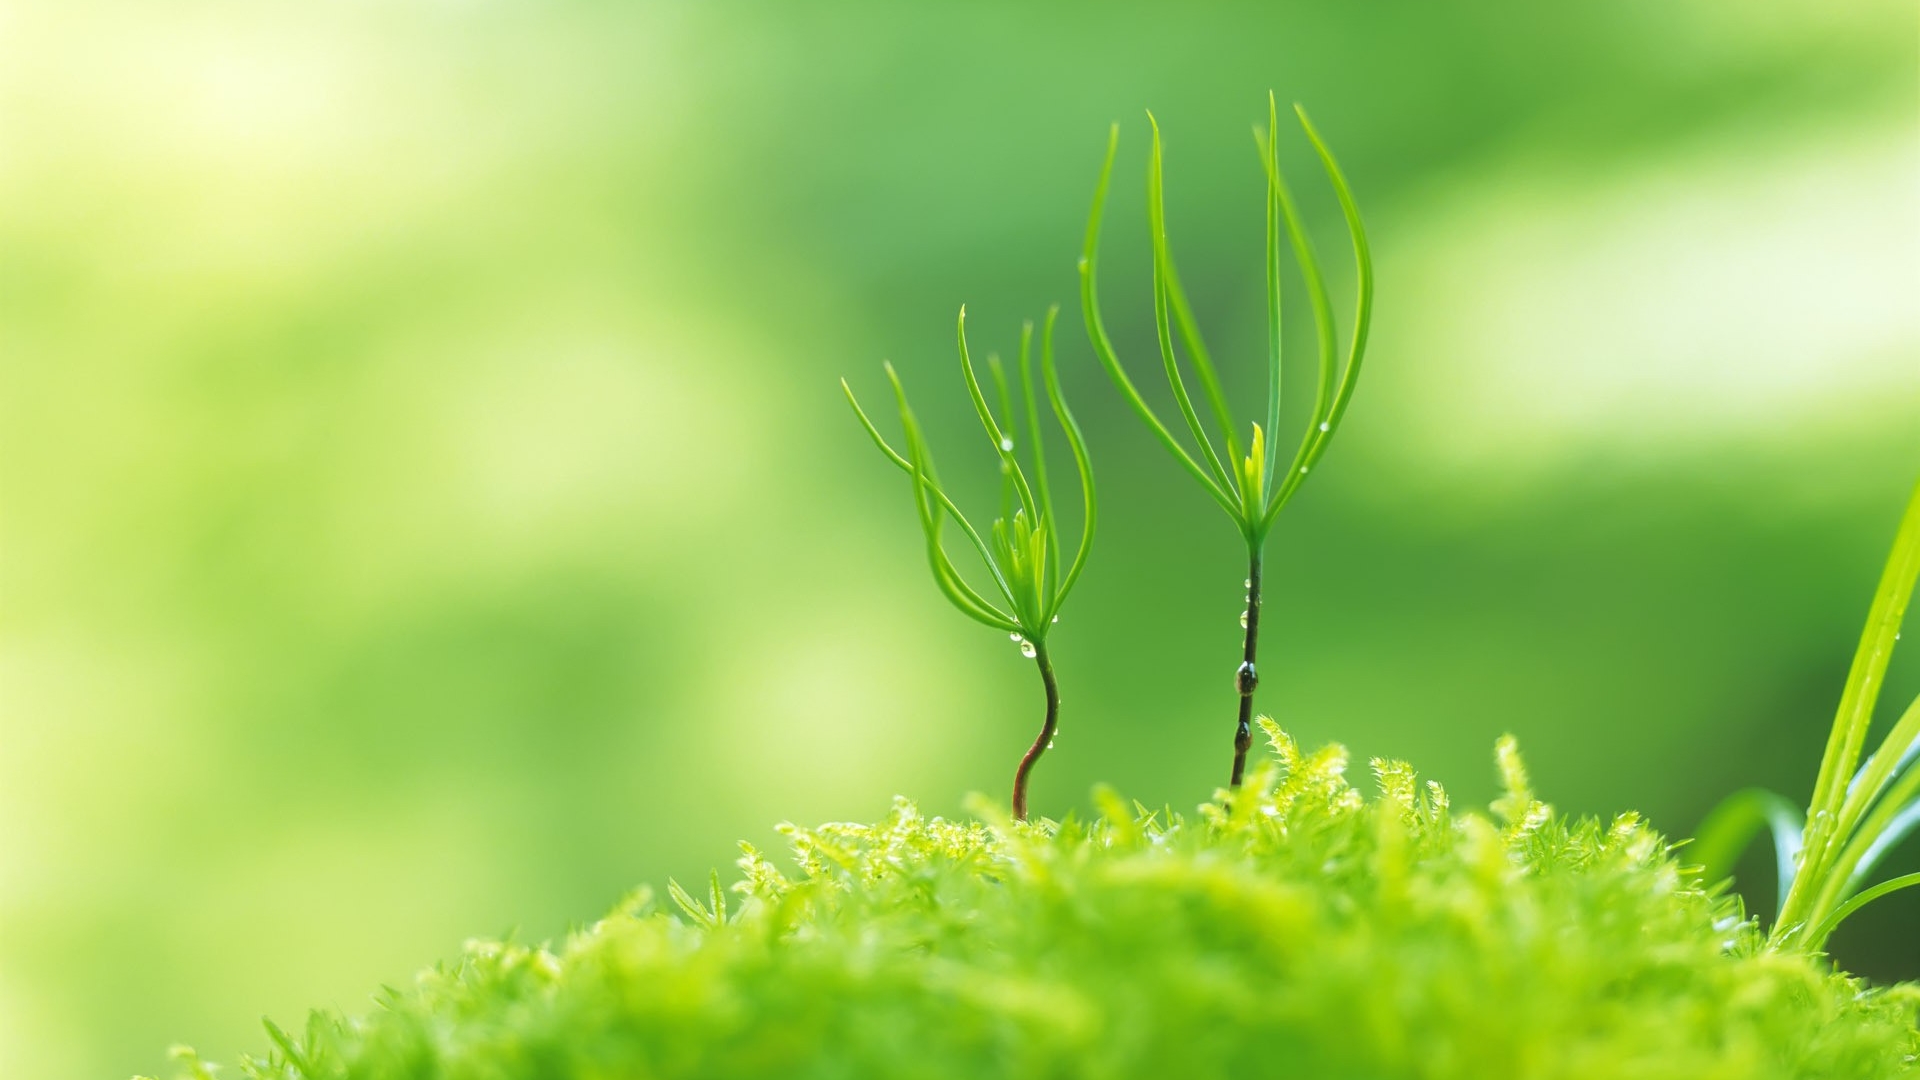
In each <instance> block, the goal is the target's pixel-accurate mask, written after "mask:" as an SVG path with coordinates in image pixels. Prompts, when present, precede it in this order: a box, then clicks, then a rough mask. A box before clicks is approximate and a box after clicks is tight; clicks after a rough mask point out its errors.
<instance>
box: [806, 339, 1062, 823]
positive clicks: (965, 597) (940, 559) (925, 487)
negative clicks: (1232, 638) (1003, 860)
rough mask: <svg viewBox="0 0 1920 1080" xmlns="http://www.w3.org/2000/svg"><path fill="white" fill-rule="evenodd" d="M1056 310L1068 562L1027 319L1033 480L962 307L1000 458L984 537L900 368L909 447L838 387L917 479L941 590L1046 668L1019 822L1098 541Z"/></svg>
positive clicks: (1024, 761)
mask: <svg viewBox="0 0 1920 1080" xmlns="http://www.w3.org/2000/svg"><path fill="white" fill-rule="evenodd" d="M1059 313H1060V309H1059V307H1058V306H1057V305H1056V306H1055V307H1053V308H1052V309H1050V310H1049V311H1048V312H1047V320H1046V325H1045V327H1044V328H1043V329H1042V331H1041V335H1040V375H1041V381H1042V382H1043V383H1044V384H1045V386H1046V394H1047V400H1048V402H1049V403H1050V404H1051V405H1052V406H1053V415H1054V418H1055V419H1056V420H1057V421H1058V422H1059V424H1060V428H1061V430H1062V431H1064V432H1065V433H1066V438H1067V446H1068V448H1069V449H1070V450H1072V452H1073V461H1074V464H1075V466H1076V467H1077V468H1078V469H1079V472H1080V491H1081V498H1082V501H1083V504H1084V508H1083V523H1082V526H1081V531H1080V546H1079V548H1078V550H1076V551H1075V552H1074V555H1073V562H1072V563H1071V564H1068V563H1066V562H1064V561H1063V559H1062V555H1061V546H1060V533H1061V530H1060V519H1059V516H1058V515H1057V514H1056V513H1055V512H1054V508H1053V493H1052V488H1051V485H1050V484H1049V483H1048V480H1047V457H1046V444H1045V439H1044V436H1043V435H1042V426H1041V423H1040V408H1039V404H1038V400H1037V398H1036V397H1035V395H1034V385H1033V383H1034V380H1033V365H1032V359H1031V358H1032V353H1033V324H1032V323H1031V322H1029V323H1027V324H1026V325H1025V326H1023V327H1021V330H1020V370H1019V383H1020V391H1021V398H1022V402H1023V404H1024V405H1025V409H1026V432H1025V434H1026V438H1027V441H1028V442H1029V443H1030V444H1031V454H1032V459H1031V460H1032V464H1033V479H1032V482H1029V481H1028V478H1027V472H1026V469H1025V468H1024V467H1023V466H1022V465H1021V464H1020V455H1019V443H1018V438H1017V437H1018V435H1019V434H1020V432H1018V431H1017V430H1016V427H1017V426H1018V424H1017V420H1016V415H1015V410H1014V402H1013V395H1012V392H1011V391H1010V389H1009V387H1008V383H1007V377H1006V372H1005V371H1004V370H1003V369H1002V367H1001V365H1000V362H999V359H998V358H997V357H994V358H990V360H989V362H988V368H989V371H990V374H991V375H992V378H993V381H994V385H995V389H996V391H997V395H998V397H999V399H1000V412H1001V415H1002V416H1004V417H1005V419H1006V423H1005V424H1004V425H1003V424H1001V422H1000V421H999V419H997V418H996V417H995V416H994V414H993V410H992V409H991V408H990V407H989V406H988V404H987V398H986V395H985V394H984V393H982V392H981V389H980V378H979V375H978V374H977V373H976V372H975V371H974V367H973V360H972V359H971V357H970V356H969V355H968V352H967V309H966V308H964V307H962V308H961V309H960V320H959V330H958V336H959V342H960V374H961V375H962V377H964V378H965V380H966V384H967V394H968V396H970V397H971V398H972V399H973V408H974V411H975V412H976V413H977V414H979V417H980V425H981V427H983V428H985V429H986V433H987V439H988V441H989V442H991V443H992V445H993V452H994V454H995V455H996V456H998V458H999V460H1000V477H1001V480H1000V516H999V517H998V518H997V519H995V520H994V522H993V526H992V528H991V529H989V530H988V533H987V535H986V536H982V535H981V534H980V532H979V531H978V530H976V529H975V528H974V527H973V526H972V525H971V524H970V523H969V522H968V521H967V517H966V515H965V514H963V513H961V512H960V507H959V506H957V505H956V504H955V503H954V501H953V499H952V498H950V497H949V496H948V495H947V492H946V489H945V488H943V487H942V486H941V484H940V479H939V476H938V474H937V473H936V472H935V471H934V466H933V456H932V454H931V453H930V452H929V451H928V449H927V443H926V437H925V435H924V434H923V433H922V431H921V428H920V424H919V421H918V420H916V419H915V417H914V414H913V409H912V408H911V407H909V406H908V404H907V392H906V389H905V388H904V387H903V386H901V384H900V376H899V374H898V373H897V372H895V371H894V370H893V365H892V364H887V365H886V372H887V380H888V381H889V382H891V383H892V384H893V394H894V398H895V400H896V401H897V402H898V404H899V406H900V426H901V428H902V429H903V431H904V432H905V435H906V447H907V452H906V453H905V454H901V453H900V452H899V451H897V450H895V449H894V448H893V447H891V446H889V445H887V440H886V439H885V438H884V437H882V436H881V434H880V430H879V429H878V428H876V427H875V426H874V424H873V421H872V420H871V419H869V418H868V416H867V413H866V410H864V409H862V408H861V407H860V402H859V400H858V399H856V398H855V397H854V394H853V388H852V387H850V386H848V385H847V381H846V380H845V379H842V380H840V388H841V389H842V390H844V391H845V392H846V395H847V401H848V403H849V404H851V405H852V406H853V412H854V415H855V416H858V417H859V418H860V426H862V427H864V428H866V430H867V434H868V435H869V436H871V437H872V439H873V443H874V445H875V446H878V447H879V448H880V452H881V453H883V454H885V455H886V457H887V460H889V461H891V462H893V464H894V465H896V466H897V467H899V468H900V469H901V470H903V471H905V472H906V473H907V474H908V475H909V476H911V477H912V478H913V504H914V509H915V511H916V512H917V513H918V514H919V517H920V528H921V531H922V532H923V533H924V534H925V536H926V543H927V561H928V563H929V564H930V565H931V567H932V569H933V580H934V583H935V584H936V585H938V586H939V587H940V592H941V594H942V595H944V596H945V597H946V598H947V599H948V600H949V601H951V602H952V603H953V606H954V607H957V608H959V609H960V612H961V614H964V615H966V616H967V617H968V618H970V619H972V620H974V621H975V622H979V623H983V624H985V625H987V626H991V627H993V628H994V629H996V630H1000V631H1002V632H1004V633H1006V634H1007V635H1008V636H1010V637H1011V638H1012V639H1013V641H1014V643H1015V644H1017V645H1019V646H1020V651H1021V653H1022V654H1023V655H1024V656H1026V657H1027V658H1028V659H1030V660H1032V661H1034V663H1035V664H1036V665H1037V666H1038V667H1039V669H1040V682H1041V685H1042V686H1043V687H1044V688H1045V691H1046V701H1047V712H1046V719H1045V720H1044V721H1043V722H1042V723H1041V726H1040V734H1039V737H1037V738H1035V739H1034V741H1033V746H1032V747H1030V748H1029V749H1028V750H1027V752H1026V754H1025V756H1023V757H1022V758H1021V759H1020V765H1019V767H1018V768H1016V769H1015V770H1014V774H1013V816H1014V817H1015V818H1016V819H1018V820H1022V821H1024V820H1026V817H1027V780H1028V778H1029V777H1030V776H1031V775H1032V773H1033V767H1034V764H1035V763H1036V762H1038V761H1039V760H1040V755H1041V754H1043V753H1045V752H1046V751H1047V749H1048V748H1049V747H1050V746H1052V745H1053V737H1054V734H1055V732H1057V731H1058V730H1059V724H1060V688H1059V685H1058V684H1057V683H1056V681H1055V679H1054V673H1053V661H1052V659H1051V658H1050V657H1049V656H1048V654H1047V636H1048V633H1049V632H1050V631H1051V630H1052V629H1053V624H1054V623H1056V622H1058V621H1059V619H1060V607H1061V605H1062V604H1064V603H1066V599H1067V594H1068V593H1069V592H1071V591H1073V586H1074V583H1075V582H1076V581H1078V580H1079V579H1080V571H1081V569H1082V568H1083V567H1085V566H1086V562H1087V553H1088V552H1089V551H1090V550H1092V548H1093V526H1094V520H1095V518H1096V516H1097V510H1098V503H1097V501H1096V499H1095V495H1094V487H1093V465H1092V463H1091V462H1090V461H1089V460H1088V458H1087V446H1086V440H1085V439H1084V438H1083V437H1082V436H1081V434H1080V425H1079V424H1078V423H1077V422H1075V420H1074V418H1073V413H1072V411H1071V410H1069V409H1068V408H1067V403H1066V399H1065V398H1063V397H1062V396H1061V394H1060V378H1059V373H1058V372H1057V371H1056V370H1055V367H1054V362H1053V324H1054V319H1055V318H1056V317H1057V316H1058V315H1059ZM948 515H951V516H952V517H953V520H954V522H955V523H956V524H958V525H959V526H960V531H961V533H962V534H964V535H965V536H966V538H967V542H968V543H969V544H971V545H972V547H973V549H974V551H975V553H976V554H978V555H979V557H980V561H981V562H982V563H984V564H985V565H986V569H987V573H988V576H989V577H990V578H991V579H992V582H993V587H992V592H993V593H994V594H995V598H994V599H989V598H988V596H987V595H986V594H985V593H982V592H981V591H979V590H977V589H975V588H974V587H973V586H971V585H969V584H968V583H967V581H966V579H965V578H964V577H962V576H961V574H960V572H959V570H958V569H957V568H956V567H955V566H954V564H953V560H952V559H951V558H949V557H948V555H947V552H946V548H945V546H944V545H943V544H942V543H941V540H940V530H941V525H942V522H943V521H944V519H945V518H946V517H947V516H948Z"/></svg>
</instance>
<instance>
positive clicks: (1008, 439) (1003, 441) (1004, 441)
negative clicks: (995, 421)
mask: <svg viewBox="0 0 1920 1080" xmlns="http://www.w3.org/2000/svg"><path fill="white" fill-rule="evenodd" d="M1000 449H1001V450H1002V451H1004V452H1006V453H1009V454H1011V453H1013V436H1011V435H1002V436H1000Z"/></svg>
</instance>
